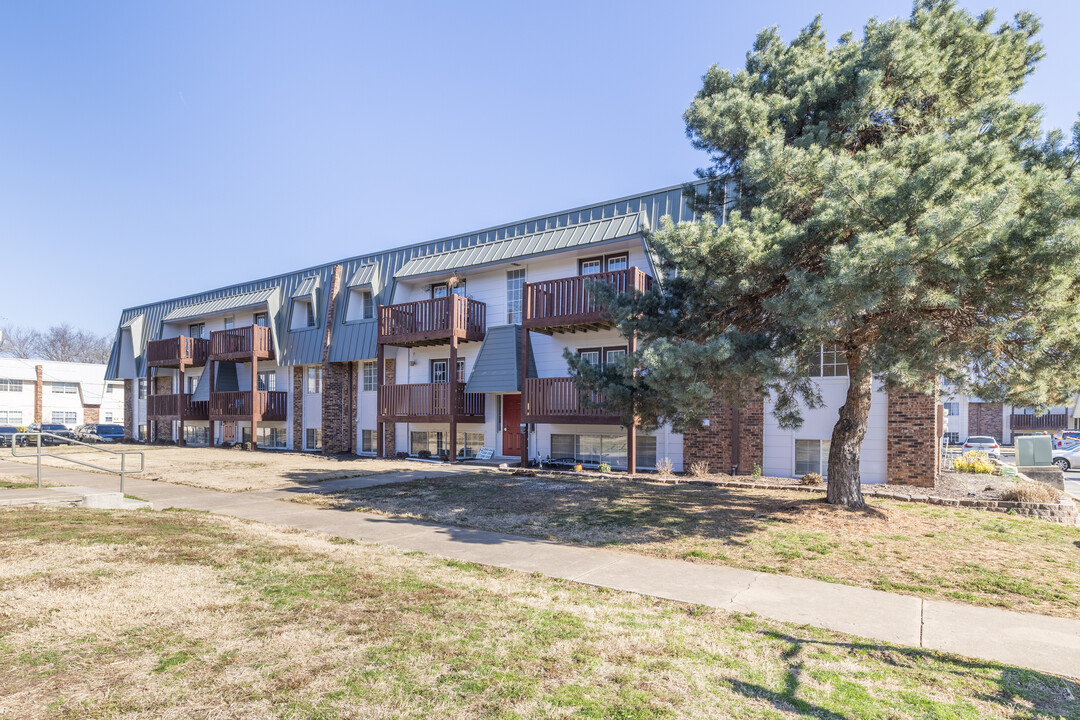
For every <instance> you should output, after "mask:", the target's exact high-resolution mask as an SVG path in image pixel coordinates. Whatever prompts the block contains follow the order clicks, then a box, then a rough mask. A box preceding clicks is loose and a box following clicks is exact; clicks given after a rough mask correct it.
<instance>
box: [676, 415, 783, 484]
mask: <svg viewBox="0 0 1080 720" xmlns="http://www.w3.org/2000/svg"><path fill="white" fill-rule="evenodd" d="M732 420H733V418H732V412H731V408H730V407H729V406H726V405H723V404H721V403H719V402H717V403H715V404H714V407H713V409H712V411H711V412H710V413H709V424H708V426H707V427H703V428H701V429H700V430H694V431H690V432H687V433H685V434H684V435H683V467H684V468H687V469H689V467H690V465H691V463H695V462H701V461H705V462H707V463H709V469H710V470H711V471H712V472H720V473H730V472H731V470H732V467H733V466H734V464H735V463H734V453H733V452H732V449H733V445H732ZM764 433H765V402H764V400H756V401H754V402H750V403H747V404H746V405H745V406H743V407H742V408H741V409H740V410H739V430H738V445H739V467H738V470H737V471H736V474H738V475H750V474H752V473H753V472H754V466H755V465H757V466H758V467H760V466H761V464H762V457H763V455H762V453H763V450H764Z"/></svg>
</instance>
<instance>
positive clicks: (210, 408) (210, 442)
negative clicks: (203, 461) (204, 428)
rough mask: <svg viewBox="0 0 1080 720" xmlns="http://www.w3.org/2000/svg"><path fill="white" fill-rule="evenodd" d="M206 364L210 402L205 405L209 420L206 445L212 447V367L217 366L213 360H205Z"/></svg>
mask: <svg viewBox="0 0 1080 720" xmlns="http://www.w3.org/2000/svg"><path fill="white" fill-rule="evenodd" d="M206 364H207V365H208V366H209V367H208V368H207V370H209V371H210V395H209V396H208V397H209V398H210V402H209V403H207V409H208V411H209V414H208V415H207V416H206V417H207V418H208V419H209V420H210V431H209V432H210V434H209V435H208V436H207V438H206V444H207V445H208V446H210V447H214V425H215V423H214V366H215V365H217V361H215V360H207V361H206Z"/></svg>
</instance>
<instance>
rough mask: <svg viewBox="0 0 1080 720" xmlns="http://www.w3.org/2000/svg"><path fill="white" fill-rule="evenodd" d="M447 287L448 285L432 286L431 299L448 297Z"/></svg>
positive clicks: (438, 284)
mask: <svg viewBox="0 0 1080 720" xmlns="http://www.w3.org/2000/svg"><path fill="white" fill-rule="evenodd" d="M446 291H447V285H446V283H437V284H435V285H432V286H431V299H432V300H435V299H436V298H444V297H446Z"/></svg>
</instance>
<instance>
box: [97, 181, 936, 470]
mask: <svg viewBox="0 0 1080 720" xmlns="http://www.w3.org/2000/svg"><path fill="white" fill-rule="evenodd" d="M665 215H669V216H671V217H672V219H673V220H674V221H676V222H682V221H694V220H696V217H695V215H694V213H693V212H692V211H691V210H690V209H689V207H688V205H687V203H686V200H685V198H684V197H683V191H682V188H681V187H676V188H666V189H663V190H659V191H655V192H649V193H643V194H640V195H635V196H631V197H626V198H621V199H618V200H613V201H609V202H604V203H599V204H596V205H590V206H586V207H581V208H576V209H573V210H569V211H564V212H560V213H555V214H551V215H545V216H541V217H536V218H531V219H528V220H523V221H519V222H515V223H511V224H507V225H501V226H497V227H493V228H488V229H486V230H481V231H478V232H473V233H467V234H464V235H457V236H451V237H445V238H441V239H438V240H433V241H430V242H425V243H419V244H414V245H407V246H403V247H398V248H394V249H390V250H387V251H384V252H379V253H373V254H369V255H363V256H359V257H354V258H349V259H346V260H342V261H338V262H333V263H327V264H324V265H319V266H315V267H311V268H307V269H304V270H299V271H296V272H292V273H287V274H284V275H279V276H276V277H272V278H265V279H262V280H256V281H252V282H245V283H240V284H237V285H233V286H230V287H225V288H219V289H217V290H212V291H208V292H204V293H199V294H196V295H192V296H188V297H183V298H176V299H172V300H165V301H161V302H156V303H151V304H147V305H142V306H138V307H133V308H129V309H127V310H125V311H123V314H122V316H121V318H120V325H119V328H118V330H117V337H116V342H115V344H114V348H113V353H112V357H111V358H110V362H109V366H108V374H107V377H108V378H109V379H110V380H122V381H124V383H125V384H126V385H127V386H128V387H129V389H130V390H131V393H130V397H131V408H130V411H129V412H128V413H127V414H126V416H125V419H126V421H127V422H128V425H129V429H130V431H131V432H132V433H133V434H135V435H136V436H137V437H140V438H144V439H150V440H176V441H179V442H187V443H189V444H190V443H199V444H217V443H236V442H252V443H253V444H255V445H257V446H258V447H261V448H278V449H292V450H306V451H322V452H332V453H337V452H354V453H358V454H372V455H374V454H379V455H394V454H399V453H405V454H409V455H413V456H421V457H426V456H428V455H430V456H431V457H440V456H441V457H445V458H456V459H467V458H473V457H476V456H477V455H481V454H482V455H483V456H484V457H491V458H493V459H505V460H507V461H517V460H522V459H524V460H527V461H535V460H539V459H544V458H548V457H558V458H565V457H573V458H576V459H578V460H580V461H582V462H584V463H586V464H596V463H599V462H601V461H603V462H607V463H609V464H611V465H612V466H614V467H622V468H626V467H635V468H637V469H647V468H651V467H654V466H655V464H656V462H657V460H658V459H661V458H669V459H670V460H671V461H672V462H673V464H674V466H675V468H676V469H681V468H682V466H683V464H684V463H690V462H692V461H694V460H707V461H708V462H710V464H711V466H712V467H713V468H714V469H718V470H723V471H725V472H726V471H731V470H735V471H737V472H740V473H749V472H752V471H753V469H754V467H755V466H760V467H761V468H762V469H763V471H764V472H765V473H767V474H772V475H778V476H795V475H801V474H803V473H805V472H809V471H812V470H813V471H823V470H824V469H825V467H824V465H825V460H826V458H827V455H828V439H829V437H830V435H831V432H832V426H833V423H834V421H835V417H836V409H837V407H838V406H839V404H840V403H841V402H842V399H843V396H844V390H845V388H846V383H847V373H846V365H844V363H843V358H842V356H841V357H837V356H836V355H835V354H833V353H831V352H830V351H829V350H828V349H827V348H823V350H822V355H821V357H820V358H819V359H818V362H817V363H816V364H815V368H816V369H815V373H816V376H817V377H818V379H819V382H820V383H821V384H822V387H823V392H824V394H825V396H826V398H827V399H828V400H829V403H830V404H829V406H828V407H827V408H824V409H820V410H814V411H809V412H808V417H807V423H806V425H804V427H803V428H802V429H800V430H797V431H791V430H785V429H782V428H780V427H779V426H778V425H776V423H775V421H774V420H773V419H772V416H771V414H770V412H769V411H770V409H771V405H770V400H769V398H763V399H762V400H761V401H759V402H757V403H753V404H751V405H750V406H747V407H744V408H725V407H720V406H718V407H716V408H715V412H714V414H713V415H712V416H711V417H710V418H709V419H708V422H707V424H706V425H705V427H703V428H702V429H701V430H699V431H695V432H693V433H689V434H687V435H685V436H684V435H681V434H679V433H676V432H673V431H672V429H671V428H669V427H661V428H659V429H657V430H645V429H643V428H636V427H623V426H621V424H620V423H621V420H620V418H619V417H618V416H617V415H614V414H611V413H610V412H608V411H606V409H605V408H604V403H603V398H602V397H593V398H590V399H589V400H590V401H589V402H585V401H583V398H582V396H581V394H580V393H579V392H578V391H577V390H576V389H575V387H574V386H573V383H572V381H571V379H570V378H569V377H568V371H567V366H566V361H565V358H564V352H570V353H575V354H579V355H582V356H584V357H586V358H587V359H589V360H590V361H591V362H595V363H601V364H602V363H607V362H612V361H614V360H615V359H616V358H618V357H619V356H620V355H623V354H625V353H627V352H630V351H632V350H633V349H634V342H635V340H634V338H626V337H623V336H621V335H620V334H619V332H618V331H617V330H616V329H614V328H613V327H612V326H611V325H610V323H608V322H607V321H606V320H605V318H604V316H603V313H602V312H601V310H600V308H599V307H598V306H597V304H596V303H595V301H594V300H593V299H592V298H591V296H590V293H589V290H588V287H589V284H588V281H589V280H598V279H599V280H602V281H604V282H608V283H611V284H613V285H615V286H616V287H617V288H618V289H620V290H622V291H631V290H645V289H648V288H649V287H650V286H652V285H653V284H654V283H657V282H663V278H662V277H659V276H658V268H657V260H656V257H655V255H654V254H653V252H652V250H651V248H650V247H649V244H648V242H647V239H646V233H647V230H648V229H649V228H651V227H656V226H657V225H658V223H659V221H660V218H661V217H663V216H665ZM936 410H937V408H936V399H935V398H932V397H928V396H904V397H899V398H897V397H889V396H888V395H886V394H885V393H883V392H879V393H877V394H875V397H874V411H873V413H874V416H873V419H872V422H871V427H870V431H869V432H868V433H867V440H866V444H865V445H864V451H863V474H864V478H865V479H866V480H867V481H871V482H884V481H886V480H887V479H894V481H896V480H899V479H903V480H904V481H906V482H913V481H918V480H919V478H920V477H922V476H923V475H926V473H927V472H929V473H931V476H930V479H931V481H932V473H934V472H935V471H934V469H933V468H931V469H930V470H929V471H926V470H925V468H923V467H922V465H923V464H925V462H926V461H927V460H928V459H929V461H930V462H932V461H933V458H934V457H936V452H935V449H936V447H937V442H938V438H939V437H940V434H935V433H937V432H938V431H937V426H936V424H935V422H936V420H935V419H936V414H937V413H936ZM913 459H917V462H913Z"/></svg>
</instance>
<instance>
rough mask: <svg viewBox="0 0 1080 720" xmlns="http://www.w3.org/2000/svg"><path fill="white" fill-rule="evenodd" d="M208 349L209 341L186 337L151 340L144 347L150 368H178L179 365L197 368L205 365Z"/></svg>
mask: <svg viewBox="0 0 1080 720" xmlns="http://www.w3.org/2000/svg"><path fill="white" fill-rule="evenodd" d="M209 348H210V341H209V340H204V339H203V338H193V337H187V336H186V335H180V336H179V337H173V338H166V339H164V340H151V341H150V342H149V343H147V346H146V362H147V363H149V364H150V366H151V367H179V366H180V365H181V363H182V364H184V365H188V366H192V367H198V366H201V365H205V364H206V354H207V352H208V350H209Z"/></svg>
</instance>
